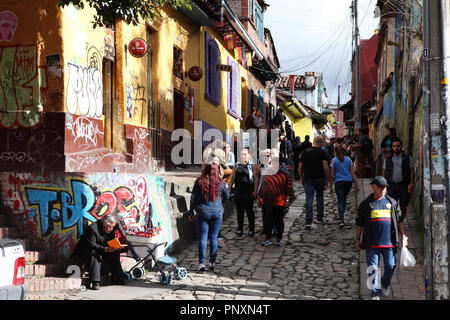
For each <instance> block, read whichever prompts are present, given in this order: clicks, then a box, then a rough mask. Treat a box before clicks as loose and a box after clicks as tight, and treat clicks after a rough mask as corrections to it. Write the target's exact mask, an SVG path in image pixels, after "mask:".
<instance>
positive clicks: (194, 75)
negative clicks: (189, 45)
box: [188, 66, 203, 81]
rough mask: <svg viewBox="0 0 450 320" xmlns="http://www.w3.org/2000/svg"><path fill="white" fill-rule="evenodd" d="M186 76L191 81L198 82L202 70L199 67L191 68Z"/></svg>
mask: <svg viewBox="0 0 450 320" xmlns="http://www.w3.org/2000/svg"><path fill="white" fill-rule="evenodd" d="M188 76H189V79H191V80H192V81H198V80H200V79H201V78H202V76H203V70H202V68H200V67H199V66H193V67H191V68H190V69H189V71H188Z"/></svg>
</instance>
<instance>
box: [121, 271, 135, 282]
mask: <svg viewBox="0 0 450 320" xmlns="http://www.w3.org/2000/svg"><path fill="white" fill-rule="evenodd" d="M123 276H124V277H125V280H126V281H127V282H131V279H132V278H133V277H132V276H131V273H129V272H124V273H123Z"/></svg>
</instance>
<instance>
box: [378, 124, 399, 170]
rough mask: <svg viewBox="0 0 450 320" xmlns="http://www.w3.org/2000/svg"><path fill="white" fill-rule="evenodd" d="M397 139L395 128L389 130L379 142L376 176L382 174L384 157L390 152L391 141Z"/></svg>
mask: <svg viewBox="0 0 450 320" xmlns="http://www.w3.org/2000/svg"><path fill="white" fill-rule="evenodd" d="M394 138H397V131H396V129H395V128H389V129H388V130H387V132H386V136H385V137H384V138H383V140H382V141H381V145H380V147H381V152H380V154H379V155H378V157H377V160H376V175H382V174H383V163H384V160H386V157H387V156H388V155H389V154H390V153H391V152H392V139H394Z"/></svg>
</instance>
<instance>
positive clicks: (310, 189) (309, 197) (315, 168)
mask: <svg viewBox="0 0 450 320" xmlns="http://www.w3.org/2000/svg"><path fill="white" fill-rule="evenodd" d="M322 145H323V137H322V136H316V137H315V138H314V146H313V147H312V148H309V149H306V150H305V151H303V152H302V155H301V156H300V163H299V166H298V171H299V174H300V181H301V183H302V184H303V186H304V188H305V193H306V226H305V228H306V230H311V223H312V220H313V201H314V193H316V197H317V223H319V224H322V223H323V210H324V208H323V192H324V190H325V189H326V182H327V181H329V170H328V158H327V155H326V153H325V151H323V150H322V149H321V148H322Z"/></svg>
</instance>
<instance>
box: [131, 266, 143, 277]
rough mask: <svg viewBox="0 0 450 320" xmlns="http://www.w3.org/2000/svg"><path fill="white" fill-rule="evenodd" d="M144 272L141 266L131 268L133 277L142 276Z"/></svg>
mask: <svg viewBox="0 0 450 320" xmlns="http://www.w3.org/2000/svg"><path fill="white" fill-rule="evenodd" d="M144 274H145V270H144V268H142V267H140V268H136V269H133V277H135V278H136V279H140V278H142V277H143V276H144Z"/></svg>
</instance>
